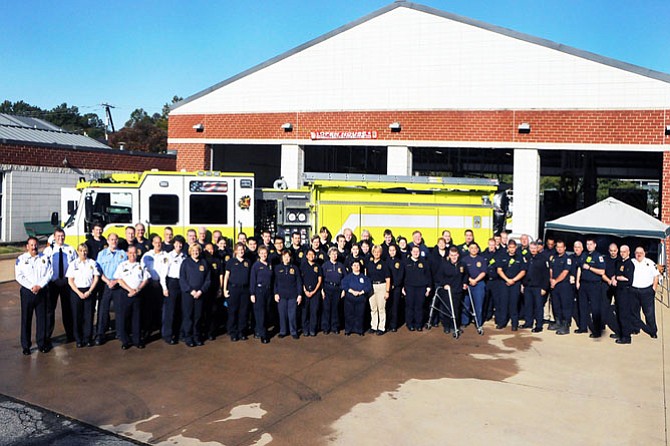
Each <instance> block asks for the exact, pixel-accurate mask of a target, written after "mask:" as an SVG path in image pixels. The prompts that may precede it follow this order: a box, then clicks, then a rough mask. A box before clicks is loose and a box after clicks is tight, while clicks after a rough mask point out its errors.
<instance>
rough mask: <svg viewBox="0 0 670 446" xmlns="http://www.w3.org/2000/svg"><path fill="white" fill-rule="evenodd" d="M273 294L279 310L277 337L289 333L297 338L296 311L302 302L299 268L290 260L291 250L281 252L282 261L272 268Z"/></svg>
mask: <svg viewBox="0 0 670 446" xmlns="http://www.w3.org/2000/svg"><path fill="white" fill-rule="evenodd" d="M274 294H275V302H277V309H278V310H279V335H278V336H279V337H280V338H283V337H285V336H287V335H288V334H289V333H290V334H291V336H292V337H293V339H298V338H299V336H298V324H297V317H298V315H297V313H298V305H300V303H301V302H302V278H301V277H300V270H299V269H298V267H297V266H295V265H294V264H293V263H292V262H291V251H289V250H284V251H283V252H282V263H281V264H280V265H278V266H277V267H276V268H275V270H274Z"/></svg>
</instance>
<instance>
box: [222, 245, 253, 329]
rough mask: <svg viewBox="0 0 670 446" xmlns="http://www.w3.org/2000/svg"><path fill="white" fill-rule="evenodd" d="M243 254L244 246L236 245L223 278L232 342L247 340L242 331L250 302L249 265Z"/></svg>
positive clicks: (245, 324)
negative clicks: (233, 255)
mask: <svg viewBox="0 0 670 446" xmlns="http://www.w3.org/2000/svg"><path fill="white" fill-rule="evenodd" d="M244 253H245V248H244V244H243V243H237V244H236V245H235V257H233V258H231V259H230V260H229V261H228V263H226V275H225V276H224V277H223V296H224V297H225V298H226V299H228V334H229V335H230V340H231V341H233V342H237V341H239V340H240V339H241V340H243V341H246V340H247V339H248V338H247V336H246V334H245V333H244V329H245V328H246V326H247V317H248V316H247V315H248V308H249V302H250V298H249V296H250V293H249V275H250V273H251V265H250V264H249V261H248V260H247V259H246V258H245V257H244Z"/></svg>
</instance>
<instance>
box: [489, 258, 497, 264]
mask: <svg viewBox="0 0 670 446" xmlns="http://www.w3.org/2000/svg"><path fill="white" fill-rule="evenodd" d="M494 263H496V259H494V258H493V257H491V260H489V265H493V264H494Z"/></svg>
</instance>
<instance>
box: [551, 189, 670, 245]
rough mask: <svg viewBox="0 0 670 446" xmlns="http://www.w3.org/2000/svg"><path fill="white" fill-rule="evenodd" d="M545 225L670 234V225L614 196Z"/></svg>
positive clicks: (633, 234) (622, 234)
mask: <svg viewBox="0 0 670 446" xmlns="http://www.w3.org/2000/svg"><path fill="white" fill-rule="evenodd" d="M544 228H545V230H548V229H553V230H555V231H565V232H576V233H579V234H603V235H613V236H616V237H644V238H655V239H665V238H666V237H668V235H670V226H668V225H666V224H665V223H663V222H661V221H659V220H657V219H655V218H654V217H652V216H651V215H649V214H646V213H645V212H642V211H641V210H639V209H636V208H634V207H633V206H630V205H628V204H626V203H624V202H622V201H619V200H617V199H616V198H612V197H609V198H606V199H604V200H603V201H600V202H598V203H596V204H594V205H593V206H589V207H587V208H584V209H581V210H579V211H577V212H574V213H572V214H570V215H566V216H565V217H561V218H558V219H556V220H552V221H548V222H546V223H545V224H544Z"/></svg>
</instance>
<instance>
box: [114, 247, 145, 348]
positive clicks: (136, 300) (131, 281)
mask: <svg viewBox="0 0 670 446" xmlns="http://www.w3.org/2000/svg"><path fill="white" fill-rule="evenodd" d="M114 278H115V279H117V280H118V281H119V287H120V288H119V289H118V290H116V292H115V293H114V307H115V309H116V334H117V336H118V337H119V339H120V340H121V348H122V349H123V350H128V349H129V348H130V346H131V345H132V344H131V342H130V337H129V336H128V331H127V325H128V322H130V321H132V324H131V335H132V338H133V344H135V346H136V347H137V348H144V342H143V341H142V336H141V332H140V330H141V323H140V322H141V319H140V303H141V301H140V299H141V295H142V289H143V288H144V287H145V286H146V285H147V283H148V282H149V280H151V274H149V271H147V269H146V268H144V267H143V266H142V265H141V264H140V262H138V261H137V248H136V247H135V246H129V247H128V260H126V261H124V262H122V263H121V264H120V265H119V266H118V267H117V268H116V272H115V273H114Z"/></svg>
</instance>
